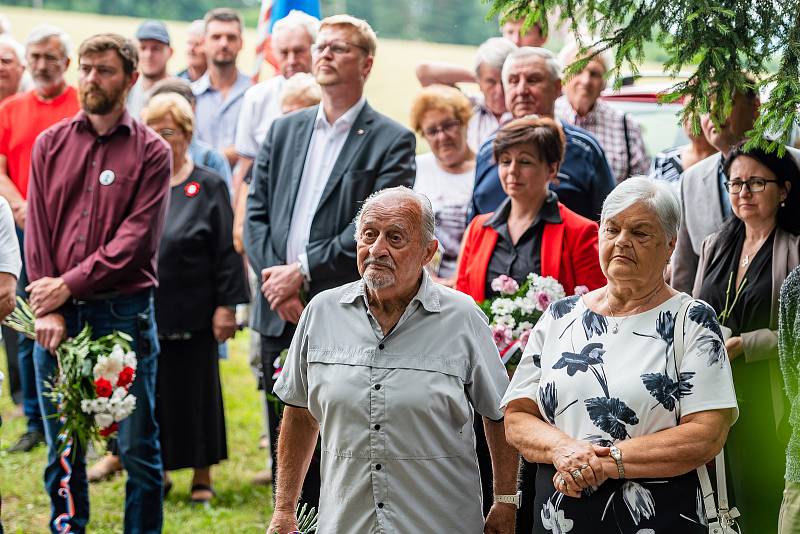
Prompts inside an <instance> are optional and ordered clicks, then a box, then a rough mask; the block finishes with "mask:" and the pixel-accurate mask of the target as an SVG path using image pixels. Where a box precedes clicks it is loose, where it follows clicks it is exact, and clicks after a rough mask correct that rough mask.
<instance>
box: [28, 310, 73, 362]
mask: <svg viewBox="0 0 800 534" xmlns="http://www.w3.org/2000/svg"><path fill="white" fill-rule="evenodd" d="M34 328H35V330H36V342H37V343H38V344H39V345H41V346H43V347H44V348H46V349H47V350H49V351H50V353H51V354H53V355H55V353H56V349H57V348H58V346H59V345H60V344H61V342H62V341H64V338H65V337H66V335H67V327H66V324H65V323H64V316H63V315H61V314H60V313H48V314H47V315H42V316H39V317H37V318H36V322H35V323H34Z"/></svg>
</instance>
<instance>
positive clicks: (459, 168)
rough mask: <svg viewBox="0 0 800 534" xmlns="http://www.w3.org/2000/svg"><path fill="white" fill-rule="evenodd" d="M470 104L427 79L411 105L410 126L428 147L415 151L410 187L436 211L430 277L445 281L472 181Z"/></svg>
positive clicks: (449, 282) (450, 275)
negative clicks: (434, 251)
mask: <svg viewBox="0 0 800 534" xmlns="http://www.w3.org/2000/svg"><path fill="white" fill-rule="evenodd" d="M471 116H472V104H471V103H470V101H469V99H468V98H467V97H466V96H464V94H463V93H462V92H461V91H459V90H458V89H455V88H453V87H448V86H446V85H431V86H429V87H426V88H425V89H423V90H422V91H420V92H419V94H418V95H417V97H416V98H415V99H414V102H413V103H412V105H411V127H412V128H413V129H414V130H415V131H416V132H417V133H420V134H422V136H423V137H424V138H425V140H426V141H427V142H428V146H430V148H431V151H430V152H429V153H427V154H420V155H419V156H417V179H416V181H415V182H414V190H415V191H418V192H420V193H422V194H423V195H425V196H427V197H428V198H429V199H430V201H431V204H432V205H433V212H434V216H435V217H436V239H438V240H439V244H440V249H439V254H437V258H440V259H439V261H438V265H431V266H430V267H431V268H432V270H433V271H434V272H432V273H431V274H433V275H434V279H435V280H436V281H437V282H439V283H441V284H444V285H446V286H448V287H454V286H455V282H456V261H457V260H458V253H459V250H460V249H461V238H462V236H463V235H464V230H465V229H466V228H467V207H468V206H469V203H470V200H471V199H472V185H473V182H474V181H475V154H474V153H473V152H472V150H471V149H470V148H469V146H468V145H467V124H468V123H469V119H470V117H471Z"/></svg>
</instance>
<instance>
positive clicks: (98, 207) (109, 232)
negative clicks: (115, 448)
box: [25, 34, 172, 533]
mask: <svg viewBox="0 0 800 534" xmlns="http://www.w3.org/2000/svg"><path fill="white" fill-rule="evenodd" d="M137 60H138V58H137V53H136V47H135V45H134V44H133V43H132V42H130V41H128V40H127V39H125V38H124V37H121V36H119V35H114V34H102V35H95V36H94V37H90V38H89V39H87V40H86V41H84V42H83V44H81V47H80V50H79V52H78V63H79V67H78V72H79V83H78V86H79V94H80V101H81V108H82V110H81V111H80V112H79V113H78V114H77V115H75V116H74V117H73V118H71V119H65V120H64V121H62V122H60V123H58V124H56V125H55V126H53V127H51V128H49V129H48V130H46V131H45V132H44V133H42V134H41V135H40V136H39V138H38V139H37V141H36V143H35V145H34V148H33V153H32V156H31V174H30V182H29V190H28V219H27V224H26V235H25V240H26V243H25V245H26V246H25V258H26V262H27V263H26V265H27V268H28V275H29V279H30V280H31V283H30V285H29V286H28V287H27V290H28V292H29V293H30V304H31V307H32V308H33V311H34V313H35V314H36V345H35V348H34V366H35V368H36V377H37V393H38V395H39V402H40V405H41V406H42V412H43V413H42V415H43V416H44V421H45V437H46V440H47V445H48V447H49V456H48V464H47V467H46V468H45V475H44V478H45V486H46V488H47V491H48V493H49V494H50V502H51V513H52V521H51V524H50V528H51V530H52V532H59V531H63V529H64V528H66V527H67V526H68V527H69V529H70V532H84V531H85V529H86V523H87V522H88V519H89V492H88V483H87V480H86V462H85V459H84V456H83V453H84V451H82V450H80V449H79V448H75V449H73V452H72V455H71V458H70V460H71V463H72V469H73V471H72V475H71V477H70V478H69V483H68V484H67V485H66V486H65V488H61V487H60V481H61V479H62V477H64V475H65V472H64V469H63V467H62V465H61V463H60V462H59V458H58V456H57V451H58V448H59V438H58V433H59V430H60V426H61V425H60V423H59V420H58V419H57V418H54V417H51V415H52V414H55V413H56V407H55V406H54V405H53V403H52V402H51V400H50V399H49V397H48V396H47V392H48V390H49V385H48V384H49V382H50V381H52V379H53V377H54V375H55V373H56V372H57V362H56V359H55V358H54V356H53V352H54V351H55V350H56V348H57V347H58V345H59V344H60V343H61V341H62V340H63V339H64V338H65V337H66V336H74V335H76V334H77V333H78V332H79V331H80V329H81V328H82V327H83V326H84V324H89V326H91V328H92V335H93V337H99V336H103V335H106V334H109V333H111V332H112V331H114V330H118V331H122V332H125V333H127V334H128V335H130V336H131V337H132V338H133V343H132V344H133V350H135V351H136V354H137V357H138V366H137V369H136V379H135V381H134V382H133V385H132V387H131V389H130V392H131V393H132V394H133V395H135V396H136V410H134V412H133V414H132V415H130V416H129V417H128V418H126V419H124V420H123V421H121V422H120V423H119V437H118V442H119V452H120V457H121V459H122V463H123V466H124V467H125V469H126V470H127V472H128V482H127V486H126V498H125V526H124V530H125V532H126V533H128V532H136V533H155V532H160V531H161V524H162V510H161V502H162V486H161V454H160V450H159V442H158V425H157V423H156V419H155V415H154V403H155V377H156V363H157V359H156V358H157V356H158V350H159V347H158V339H157V337H156V328H155V320H154V314H153V288H154V286H155V285H156V283H157V277H156V273H157V271H156V250H157V247H158V243H159V240H160V238H161V231H162V229H163V223H164V215H165V213H166V209H167V196H166V194H167V191H168V187H169V177H170V176H171V174H172V172H171V168H170V167H171V153H170V149H169V146H168V145H167V144H166V143H165V142H164V141H163V140H162V139H161V138H160V137H159V136H158V135H157V134H156V133H155V132H153V131H152V130H149V129H148V128H147V127H145V126H144V125H142V124H141V123H139V122H138V121H136V120H134V119H133V118H132V117H131V116H130V115H129V114H128V113H127V111H125V98H126V96H127V93H128V91H129V90H130V88H131V86H132V85H133V84H134V83H135V82H136V78H137V73H136V64H137ZM70 504H72V505H73V506H70Z"/></svg>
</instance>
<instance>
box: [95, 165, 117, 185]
mask: <svg viewBox="0 0 800 534" xmlns="http://www.w3.org/2000/svg"><path fill="white" fill-rule="evenodd" d="M114 178H116V175H114V171H112V170H110V169H106V170H104V171H103V172H101V173H100V180H99V181H100V184H101V185H111V184H113V183H114Z"/></svg>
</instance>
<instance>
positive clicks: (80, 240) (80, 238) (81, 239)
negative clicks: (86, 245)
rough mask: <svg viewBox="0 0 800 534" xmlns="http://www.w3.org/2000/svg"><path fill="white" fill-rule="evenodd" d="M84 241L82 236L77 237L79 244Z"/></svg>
mask: <svg viewBox="0 0 800 534" xmlns="http://www.w3.org/2000/svg"><path fill="white" fill-rule="evenodd" d="M84 241H86V238H85V237H84V236H82V235H79V236H78V242H79V243H83V242H84Z"/></svg>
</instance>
